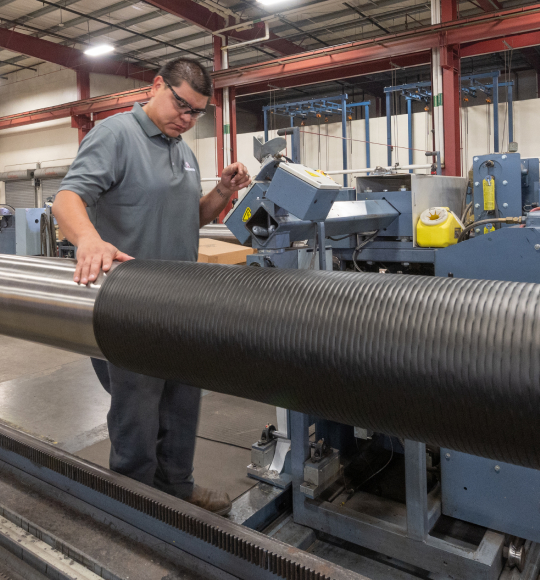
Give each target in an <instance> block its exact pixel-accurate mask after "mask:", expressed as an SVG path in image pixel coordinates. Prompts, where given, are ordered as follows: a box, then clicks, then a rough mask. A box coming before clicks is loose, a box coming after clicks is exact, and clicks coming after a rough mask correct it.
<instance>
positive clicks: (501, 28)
mask: <svg viewBox="0 0 540 580" xmlns="http://www.w3.org/2000/svg"><path fill="white" fill-rule="evenodd" d="M538 30H540V5H539V4H536V5H534V6H532V7H528V8H522V9H519V10H509V11H505V12H501V13H493V14H489V15H484V16H481V17H476V18H472V19H462V20H456V21H453V22H451V23H448V24H438V25H434V26H430V27H427V28H426V29H424V30H422V31H420V32H418V31H409V32H402V33H399V34H395V35H392V36H383V37H380V38H376V39H372V40H366V41H360V42H354V43H349V44H347V45H340V46H336V47H330V48H325V49H319V50H316V51H312V52H307V53H304V54H303V55H299V56H296V57H294V56H290V57H284V58H281V59H278V60H277V61H269V62H266V63H259V64H257V65H247V66H245V67H240V68H237V69H229V70H224V71H218V72H216V73H214V83H215V86H216V88H224V87H228V86H236V87H240V86H246V85H251V84H254V83H260V82H261V81H270V82H271V83H272V84H274V81H277V80H279V79H284V78H286V77H291V76H295V75H302V74H305V73H307V72H308V71H309V72H317V71H325V70H328V69H332V68H335V69H342V68H344V67H347V66H350V65H354V64H360V63H365V62H368V61H373V60H381V59H385V58H387V59H388V58H392V59H393V58H395V57H397V56H401V55H412V54H414V53H416V52H424V51H426V50H431V49H432V48H435V47H436V46H445V45H447V46H448V45H455V44H463V43H473V42H474V43H477V41H481V40H487V39H492V38H497V37H506V36H507V35H513V34H519V33H524V32H533V31H538ZM507 49H508V47H506V48H504V49H501V50H507ZM477 54H482V53H481V52H478V53H477ZM462 56H463V52H462ZM468 56H472V55H471V54H468ZM336 73H338V74H339V70H336Z"/></svg>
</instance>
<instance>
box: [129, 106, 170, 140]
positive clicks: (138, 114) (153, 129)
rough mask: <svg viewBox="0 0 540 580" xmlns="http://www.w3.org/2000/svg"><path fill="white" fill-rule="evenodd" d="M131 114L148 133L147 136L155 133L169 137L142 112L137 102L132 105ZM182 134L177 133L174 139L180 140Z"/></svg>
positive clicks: (153, 135) (152, 135)
mask: <svg viewBox="0 0 540 580" xmlns="http://www.w3.org/2000/svg"><path fill="white" fill-rule="evenodd" d="M133 115H134V116H135V119H137V121H138V122H139V125H140V126H141V127H142V129H143V131H144V132H145V133H146V134H147V135H148V137H156V136H157V135H161V136H162V137H165V139H169V137H167V136H166V135H163V133H162V132H161V131H160V130H159V128H158V127H157V125H156V124H155V123H154V121H152V119H150V117H149V116H148V115H147V114H146V113H145V112H144V110H143V108H142V107H141V105H140V104H139V103H135V104H134V105H133ZM181 139H182V136H181V135H179V136H178V137H176V138H175V141H181Z"/></svg>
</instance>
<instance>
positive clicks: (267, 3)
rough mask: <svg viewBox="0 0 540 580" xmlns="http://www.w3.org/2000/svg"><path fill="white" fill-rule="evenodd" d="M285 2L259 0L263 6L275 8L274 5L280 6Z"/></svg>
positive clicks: (281, 0) (279, 0)
mask: <svg viewBox="0 0 540 580" xmlns="http://www.w3.org/2000/svg"><path fill="white" fill-rule="evenodd" d="M283 1H284V0H257V2H258V3H259V4H262V5H263V6H273V5H274V4H280V3H281V2H283Z"/></svg>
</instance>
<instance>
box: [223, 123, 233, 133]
mask: <svg viewBox="0 0 540 580" xmlns="http://www.w3.org/2000/svg"><path fill="white" fill-rule="evenodd" d="M230 132H231V126H230V125H223V133H224V134H225V135H228V134H229V133H230Z"/></svg>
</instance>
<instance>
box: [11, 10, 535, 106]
mask: <svg viewBox="0 0 540 580" xmlns="http://www.w3.org/2000/svg"><path fill="white" fill-rule="evenodd" d="M527 4H530V2H524V1H523V0H506V1H502V2H501V0H462V1H460V2H459V16H460V17H462V18H463V17H469V16H474V15H476V14H484V13H485V12H489V11H492V10H498V9H501V8H504V9H506V8H515V7H518V6H522V5H523V6H524V5H527ZM267 17H272V19H270V20H268V21H267V22H268V24H269V28H270V33H271V36H270V39H269V40H268V41H265V42H261V43H258V44H252V45H248V46H245V47H243V48H239V49H236V50H231V51H230V53H229V54H230V62H229V66H230V67H236V66H241V65H244V64H249V63H253V62H262V61H267V60H270V59H273V58H278V57H279V56H281V55H283V54H292V53H295V52H303V51H307V50H312V49H317V48H322V47H325V46H334V45H337V44H342V43H344V42H348V41H354V40H360V39H366V38H370V37H380V36H382V35H385V34H390V33H394V32H399V31H403V30H411V29H418V28H420V27H422V26H426V25H429V24H430V20H431V8H430V2H429V1H426V0H295V1H294V2H290V1H289V0H281V1H280V2H278V3H276V4H275V5H264V4H262V3H261V2H259V1H258V0H200V1H198V2H197V3H195V2H193V0H148V1H147V0H142V1H136V0H0V46H1V47H2V48H1V49H0V76H2V77H4V78H5V77H6V76H9V75H10V74H12V73H15V72H17V71H20V70H25V69H34V68H35V66H36V65H37V64H39V63H41V62H44V61H46V60H50V61H52V62H57V63H60V62H63V61H62V60H59V59H57V58H56V53H57V52H58V54H60V53H61V52H62V51H63V52H62V54H67V52H66V48H67V49H71V50H72V53H69V54H81V53H82V52H83V51H84V50H86V49H88V48H89V47H90V46H93V45H96V44H102V43H108V44H111V45H113V46H114V49H115V50H114V55H113V56H110V55H109V56H105V57H100V58H101V59H102V61H103V59H105V60H109V61H111V60H112V61H113V62H115V63H117V64H118V65H119V66H120V65H122V66H123V67H124V68H122V69H121V68H119V69H118V71H119V72H118V74H123V75H125V74H126V72H125V71H126V68H125V67H126V64H128V65H129V66H131V67H132V68H131V69H130V68H129V66H128V68H127V70H128V71H130V72H128V73H127V74H128V75H132V76H134V78H139V79H141V80H147V78H148V75H145V74H144V69H149V70H148V72H149V73H150V75H151V74H152V71H154V70H156V69H158V68H159V67H160V66H161V65H163V64H164V63H165V62H167V61H168V60H170V59H172V58H175V57H177V56H189V57H191V58H195V59H197V60H199V61H200V62H201V63H203V64H204V65H205V66H207V67H208V68H209V69H211V68H212V66H213V36H212V31H216V30H218V29H220V28H223V27H224V26H227V23H228V22H234V19H235V18H236V21H242V20H243V21H247V22H249V21H253V20H255V19H261V18H265V19H266V18H267ZM2 29H3V30H2ZM10 32H14V33H15V34H10ZM234 34H235V36H236V38H231V39H230V43H231V44H234V43H236V42H241V41H242V40H245V39H246V38H253V36H256V35H258V34H264V27H262V26H261V25H260V24H259V25H258V27H257V28H255V29H251V30H247V31H243V32H240V33H234ZM21 35H29V36H31V37H34V38H35V39H40V40H41V41H44V43H46V44H44V43H41V44H39V42H37V41H31V42H30V39H26V38H24V36H21ZM17 39H18V41H17ZM30 44H32V45H33V46H35V48H34V50H33V52H32V51H31V50H30V49H28V50H26V49H25V46H26V45H28V46H30ZM55 44H56V45H59V46H58V47H55V46H54V45H55ZM42 46H45V47H51V46H52V49H51V50H50V51H49V48H47V54H50V55H51V56H47V55H46V54H45V53H42V52H40V51H41V47H42ZM526 50H527V51H529V52H528V55H527V54H525V52H526V51H523V54H516V56H515V59H516V60H515V61H514V65H515V66H517V67H528V68H529V69H530V68H533V69H536V68H537V67H540V55H539V54H538V53H537V52H536V49H534V48H532V49H526ZM516 52H517V51H516ZM29 53H31V54H32V55H33V56H29ZM42 54H43V56H41V55H42ZM40 56H41V58H39V57H40ZM65 58H66V59H67V60H69V59H70V58H71V59H72V58H73V57H72V56H68V57H65ZM55 59H56V60H55ZM96 62H97V61H96ZM464 64H465V65H466V66H469V67H470V65H467V64H466V63H464ZM503 64H504V61H503V60H502V59H501V57H500V56H499V55H488V56H487V57H482V59H476V67H477V68H485V69H486V70H487V69H493V68H503V66H502V65H503ZM67 66H69V64H68V65H67ZM77 66H78V65H72V68H77ZM474 66H475V65H474V63H473V65H472V67H473V68H474ZM141 70H142V73H141ZM136 71H139V72H138V73H137V72H136ZM136 74H138V75H139V76H138V77H137V76H136ZM410 74H411V73H410V71H409V72H404V71H400V72H399V74H398V75H397V76H399V77H403V78H405V77H406V76H407V75H409V76H410ZM414 74H416V75H419V76H422V75H425V74H427V75H429V70H428V69H426V70H425V71H424V70H423V69H422V70H419V71H415V73H414ZM390 78H391V77H390V73H387V74H385V75H377V76H376V77H372V78H371V79H364V81H360V80H359V81H358V82H356V81H355V79H349V80H347V81H346V82H345V83H342V84H336V83H332V84H331V85H329V86H328V87H327V88H325V90H326V91H327V92H332V91H336V90H341V91H345V90H347V87H349V90H350V87H352V86H355V87H356V88H357V90H362V88H361V87H362V82H364V83H365V82H372V83H379V84H380V83H383V84H385V83H386V84H388V81H389V80H390ZM355 83H356V84H355ZM294 92H296V94H297V96H300V95H301V92H299V91H298V90H297V91H293V92H290V94H294ZM304 92H306V91H304ZM309 92H310V90H309V89H307V93H309ZM288 93H289V91H288ZM283 96H284V95H283ZM289 96H290V95H289Z"/></svg>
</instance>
